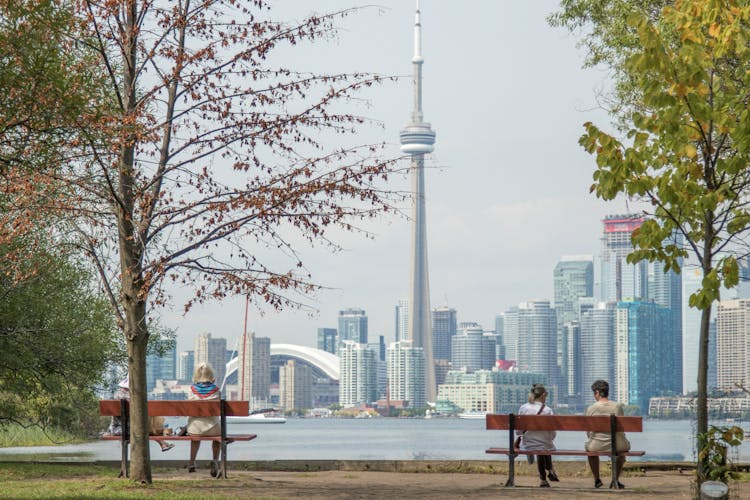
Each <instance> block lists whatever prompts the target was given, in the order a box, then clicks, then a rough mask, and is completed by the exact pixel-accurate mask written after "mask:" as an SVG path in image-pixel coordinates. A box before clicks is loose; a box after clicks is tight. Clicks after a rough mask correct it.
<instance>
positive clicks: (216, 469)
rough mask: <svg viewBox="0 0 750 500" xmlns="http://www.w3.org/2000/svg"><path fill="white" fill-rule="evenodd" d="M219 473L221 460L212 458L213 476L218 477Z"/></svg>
mask: <svg viewBox="0 0 750 500" xmlns="http://www.w3.org/2000/svg"><path fill="white" fill-rule="evenodd" d="M218 475H219V462H217V461H216V460H211V477H216V476H218Z"/></svg>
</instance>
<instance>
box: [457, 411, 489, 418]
mask: <svg viewBox="0 0 750 500" xmlns="http://www.w3.org/2000/svg"><path fill="white" fill-rule="evenodd" d="M486 417H487V412H483V411H469V412H466V413H459V414H458V418H465V419H480V418H481V419H484V418H486Z"/></svg>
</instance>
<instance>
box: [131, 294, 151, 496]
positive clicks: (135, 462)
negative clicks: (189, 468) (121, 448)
mask: <svg viewBox="0 0 750 500" xmlns="http://www.w3.org/2000/svg"><path fill="white" fill-rule="evenodd" d="M145 312H146V307H145V304H144V303H142V302H139V303H137V304H134V305H133V306H131V307H128V308H126V310H125V316H126V321H127V323H128V329H130V328H133V329H135V330H136V331H137V333H136V335H135V336H134V337H133V338H132V339H128V341H127V344H128V374H129V379H130V456H131V459H130V478H131V479H132V480H133V481H135V482H139V483H145V484H150V483H151V481H152V477H151V457H150V455H149V440H148V431H149V425H148V394H147V391H146V348H147V346H148V331H147V329H146V314H145Z"/></svg>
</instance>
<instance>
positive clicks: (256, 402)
mask: <svg viewBox="0 0 750 500" xmlns="http://www.w3.org/2000/svg"><path fill="white" fill-rule="evenodd" d="M237 356H238V358H239V360H238V362H239V371H238V374H237V376H238V380H237V383H238V385H239V388H238V389H239V395H240V399H243V400H247V401H250V405H251V407H252V408H253V409H254V408H256V407H260V406H264V405H266V404H267V403H268V401H270V399H271V393H270V387H271V339H270V338H268V337H256V336H255V333H247V332H244V333H243V335H242V337H241V338H240V342H239V346H238V352H237Z"/></svg>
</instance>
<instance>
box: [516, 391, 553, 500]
mask: <svg viewBox="0 0 750 500" xmlns="http://www.w3.org/2000/svg"><path fill="white" fill-rule="evenodd" d="M518 414H519V415H553V412H552V408H550V407H549V406H547V389H545V388H544V386H543V385H542V384H534V385H533V386H532V387H531V391H530V392H529V402H528V403H526V404H524V405H522V406H521V408H519V410H518ZM519 434H520V435H521V446H520V448H521V449H522V450H528V451H536V450H539V451H540V452H543V451H545V450H547V451H549V450H554V449H555V443H554V440H555V436H556V435H557V433H556V432H555V431H524V432H519ZM527 457H528V458H529V463H533V462H534V455H527ZM537 470H538V471H539V481H540V482H539V486H540V487H541V488H549V482H548V481H547V480H548V479H549V481H559V479H558V477H557V474H555V470H554V469H553V468H552V456H551V455H544V454H543V453H539V454H537Z"/></svg>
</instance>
